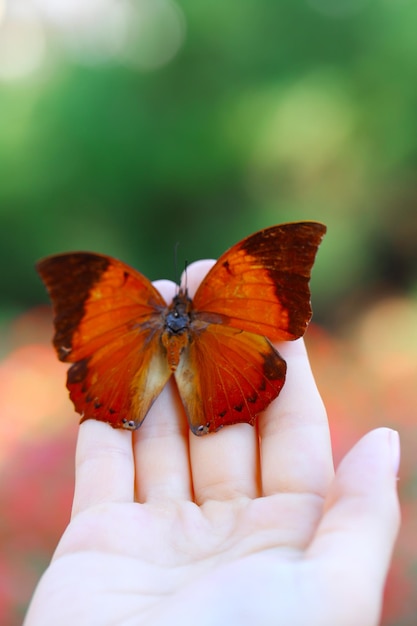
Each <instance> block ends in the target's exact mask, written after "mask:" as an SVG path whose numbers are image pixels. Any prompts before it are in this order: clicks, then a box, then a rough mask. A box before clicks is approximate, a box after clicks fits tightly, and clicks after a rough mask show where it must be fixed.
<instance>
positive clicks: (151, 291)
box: [37, 253, 171, 428]
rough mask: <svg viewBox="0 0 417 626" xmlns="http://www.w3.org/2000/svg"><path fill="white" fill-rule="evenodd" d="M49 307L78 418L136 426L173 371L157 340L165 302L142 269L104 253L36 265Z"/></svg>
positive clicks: (57, 258) (75, 255) (60, 257)
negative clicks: (51, 307)
mask: <svg viewBox="0 0 417 626" xmlns="http://www.w3.org/2000/svg"><path fill="white" fill-rule="evenodd" d="M37 267H38V271H39V273H40V275H41V277H42V278H43V280H44V282H45V284H46V286H47V288H48V291H49V293H50V295H51V299H52V301H53V305H54V314H55V320H54V323H55V336H54V346H55V348H56V350H57V353H58V356H59V358H60V360H62V361H66V362H70V363H74V365H72V366H71V368H70V369H69V371H68V379H67V387H68V389H69V391H70V396H71V399H72V401H73V403H74V405H75V408H76V410H77V412H78V413H80V414H81V415H82V416H83V419H88V418H91V417H93V418H95V419H99V420H102V421H106V422H109V423H110V424H111V425H112V426H115V427H125V428H137V427H138V426H139V425H140V423H141V422H142V421H143V419H144V417H145V415H146V413H147V411H148V409H149V407H150V406H151V404H152V402H153V401H154V399H155V398H156V396H157V395H158V394H159V393H160V391H161V390H162V388H163V386H164V385H165V383H166V382H167V380H168V378H169V376H170V375H171V371H170V369H169V367H168V364H167V362H166V357H165V355H164V353H163V351H162V348H161V345H160V334H161V332H162V328H163V324H164V312H165V310H166V308H167V307H166V304H165V302H164V300H163V298H162V296H161V295H160V294H159V292H158V291H157V290H156V289H155V288H154V287H153V285H152V283H151V282H150V281H149V280H148V279H147V278H146V277H145V276H143V275H142V274H140V273H139V272H136V271H135V270H134V269H132V268H130V267H129V266H128V265H126V264H124V263H122V262H120V261H117V260H115V259H112V258H110V257H105V256H101V255H96V254H91V253H72V254H62V255H58V256H54V257H49V258H46V259H44V260H42V261H41V262H40V263H39V264H38V266H37Z"/></svg>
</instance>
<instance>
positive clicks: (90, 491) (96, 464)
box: [72, 419, 134, 517]
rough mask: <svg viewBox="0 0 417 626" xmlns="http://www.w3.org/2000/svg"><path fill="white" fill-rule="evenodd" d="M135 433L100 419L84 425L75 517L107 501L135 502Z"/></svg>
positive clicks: (77, 464) (77, 466)
mask: <svg viewBox="0 0 417 626" xmlns="http://www.w3.org/2000/svg"><path fill="white" fill-rule="evenodd" d="M133 493H134V466H133V455H132V435H131V433H130V432H128V431H125V430H117V429H114V428H112V427H111V426H109V425H108V424H105V423H104V422H99V421H97V420H93V419H91V420H87V421H86V422H83V423H82V424H81V425H80V428H79V434H78V441H77V450H76V456H75V491H74V502H73V508H72V516H73V517H74V516H75V515H77V513H80V512H81V511H84V510H86V509H88V508H90V507H93V506H95V505H97V504H101V503H103V502H132V501H133Z"/></svg>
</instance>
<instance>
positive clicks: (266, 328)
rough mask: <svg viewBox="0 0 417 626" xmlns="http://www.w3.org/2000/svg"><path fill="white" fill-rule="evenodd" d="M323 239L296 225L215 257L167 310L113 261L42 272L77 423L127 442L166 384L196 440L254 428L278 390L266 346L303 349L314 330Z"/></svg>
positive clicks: (136, 276) (62, 263)
mask: <svg viewBox="0 0 417 626" xmlns="http://www.w3.org/2000/svg"><path fill="white" fill-rule="evenodd" d="M324 232H325V227H324V226H323V225H322V224H318V223H316V222H299V223H292V224H283V225H279V226H274V227H271V228H269V229H265V230H263V231H260V232H259V233H255V234H254V235H252V236H250V237H248V238H247V239H245V240H243V241H242V242H240V243H238V244H236V245H235V246H233V247H232V248H231V249H230V250H228V251H227V252H225V253H224V254H223V255H222V256H221V257H220V259H219V260H218V261H217V263H216V264H215V265H214V267H213V268H212V270H211V271H210V272H209V273H208V275H207V276H206V278H205V279H204V280H203V282H202V284H201V285H200V287H199V288H198V289H197V292H196V294H195V296H194V298H193V299H191V298H190V297H189V295H188V293H187V289H186V288H185V287H180V288H179V290H178V292H177V295H176V296H175V297H174V298H173V300H172V302H171V303H170V304H167V303H166V302H165V300H164V299H163V298H162V296H161V294H160V293H159V292H158V291H157V290H156V289H155V287H154V286H153V285H152V283H151V282H150V281H149V280H148V279H147V278H146V277H145V276H143V275H142V274H140V273H139V272H137V271H136V270H134V269H133V268H130V267H129V266H127V265H126V264H124V263H122V262H121V261H118V260H116V259H113V258H111V257H106V256H103V255H98V254H93V253H88V252H79V253H69V254H62V255H57V256H53V257H49V258H46V259H44V260H42V261H40V263H39V264H38V271H39V273H40V275H41V277H42V278H43V280H44V282H45V284H46V286H47V289H48V291H49V293H50V296H51V299H52V302H53V305H54V312H55V320H54V321H55V336H54V346H55V348H56V350H57V353H58V357H59V359H60V360H62V361H65V362H69V363H72V364H73V365H72V366H71V367H70V369H69V371H68V379H67V386H68V389H69V391H70V397H71V399H72V401H73V403H74V405H75V408H76V410H77V411H78V412H79V413H81V415H82V420H85V419H89V418H95V419H99V420H101V421H106V422H108V423H109V424H111V425H112V426H113V427H115V428H127V429H130V430H134V429H136V428H138V427H139V426H140V425H141V423H142V422H143V420H144V418H145V416H146V414H147V412H148V410H149V408H150V406H151V405H152V403H153V402H154V400H155V398H156V397H157V396H158V395H159V393H160V392H161V391H162V389H163V387H164V386H165V384H166V383H167V381H168V379H169V378H170V377H171V376H174V377H175V380H176V383H177V387H178V390H179V393H180V396H181V399H182V402H183V405H184V409H185V413H186V415H187V418H188V421H189V424H190V428H191V430H192V431H193V432H194V433H195V434H197V435H201V434H205V433H209V432H213V431H216V430H218V429H219V428H221V427H222V426H224V425H228V424H234V423H238V422H247V423H250V424H253V423H254V421H255V418H256V416H257V415H258V413H260V412H261V411H263V410H264V409H265V408H266V407H267V406H268V405H269V404H270V402H271V401H272V400H273V399H275V398H276V397H277V396H278V394H279V392H280V391H281V388H282V386H283V384H284V382H285V373H286V364H285V361H284V360H283V359H282V358H281V356H280V355H279V353H278V351H277V350H276V349H275V348H274V347H273V345H272V343H271V342H272V341H283V340H292V339H296V338H297V337H300V336H301V335H302V334H303V333H304V331H305V328H306V326H307V324H308V322H309V320H310V317H311V306H310V291H309V286H308V282H309V278H310V272H311V267H312V265H313V262H314V257H315V254H316V251H317V248H318V245H319V243H320V241H321V238H322V236H323V234H324Z"/></svg>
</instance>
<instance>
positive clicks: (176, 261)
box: [174, 241, 181, 295]
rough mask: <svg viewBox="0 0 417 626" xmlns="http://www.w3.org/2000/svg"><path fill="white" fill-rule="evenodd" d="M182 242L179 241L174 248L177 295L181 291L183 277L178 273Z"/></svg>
mask: <svg viewBox="0 0 417 626" xmlns="http://www.w3.org/2000/svg"><path fill="white" fill-rule="evenodd" d="M179 245H180V242H179V241H177V242H176V243H175V246H174V269H175V282H176V284H177V295H178V292H179V291H180V280H181V275H180V273H179V271H178V248H179Z"/></svg>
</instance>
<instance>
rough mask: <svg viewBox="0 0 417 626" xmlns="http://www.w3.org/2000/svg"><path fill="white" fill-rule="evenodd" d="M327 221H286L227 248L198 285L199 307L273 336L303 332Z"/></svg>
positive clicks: (235, 324)
mask: <svg viewBox="0 0 417 626" xmlns="http://www.w3.org/2000/svg"><path fill="white" fill-rule="evenodd" d="M325 232H326V227H325V226H324V225H323V224H319V223H317V222H295V223H291V224H282V225H279V226H273V227H271V228H267V229H265V230H262V231H259V232H258V233H255V234H254V235H251V236H250V237H248V238H247V239H244V240H243V241H241V242H240V243H238V244H236V245H235V246H233V247H232V248H230V250H228V251H227V252H225V253H224V254H223V255H222V256H221V257H220V258H219V260H218V261H217V263H216V264H215V265H214V267H213V268H212V269H211V271H210V272H209V273H208V275H207V276H206V278H205V279H204V280H203V282H202V284H201V285H200V287H199V288H198V290H197V293H196V295H195V298H194V307H195V308H196V309H197V310H199V311H207V312H210V313H217V314H220V315H222V316H223V319H224V323H226V324H229V325H230V326H233V327H235V328H240V329H242V330H248V331H250V332H254V333H258V334H260V335H264V336H266V337H268V338H269V339H271V340H272V341H282V340H289V339H296V338H298V337H300V336H302V335H303V333H304V331H305V329H306V327H307V325H308V322H309V321H310V318H311V304H310V289H309V280H310V275H311V268H312V266H313V263H314V259H315V256H316V252H317V249H318V246H319V244H320V242H321V240H322V237H323V235H324V233H325Z"/></svg>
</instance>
